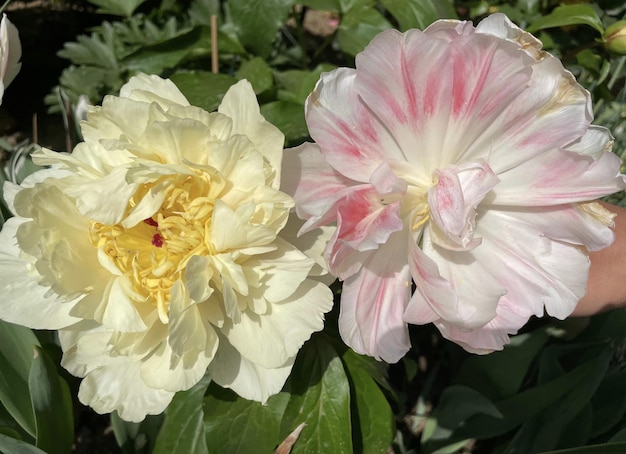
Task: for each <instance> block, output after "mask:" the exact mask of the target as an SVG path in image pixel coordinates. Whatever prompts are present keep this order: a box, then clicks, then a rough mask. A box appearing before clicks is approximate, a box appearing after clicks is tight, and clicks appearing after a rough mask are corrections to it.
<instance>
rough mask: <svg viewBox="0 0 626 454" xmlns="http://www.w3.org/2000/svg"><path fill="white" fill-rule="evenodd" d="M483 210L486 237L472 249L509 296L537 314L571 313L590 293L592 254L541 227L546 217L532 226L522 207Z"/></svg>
mask: <svg viewBox="0 0 626 454" xmlns="http://www.w3.org/2000/svg"><path fill="white" fill-rule="evenodd" d="M479 215H480V216H481V221H480V223H479V224H478V228H477V233H480V235H481V236H482V238H483V242H482V244H481V245H480V247H478V248H476V249H474V250H473V251H472V253H473V255H474V257H475V259H476V260H477V261H478V262H480V263H482V264H483V266H485V271H486V273H488V274H489V275H490V276H492V277H493V278H495V279H496V280H497V281H498V282H499V283H500V285H502V287H503V288H505V289H506V291H507V294H506V297H507V299H508V300H509V301H511V302H512V303H514V304H515V305H520V306H523V307H526V308H528V310H530V311H531V312H532V313H533V314H535V315H537V316H542V315H543V313H544V307H545V310H546V311H547V313H548V314H549V315H551V316H554V317H557V318H559V319H563V318H565V317H567V316H568V315H570V314H571V313H572V311H573V310H574V308H575V307H576V304H577V302H578V300H579V299H580V298H582V297H583V296H584V295H585V293H586V284H587V277H588V272H589V257H588V256H587V253H586V252H585V251H584V250H583V249H582V248H580V247H576V246H572V245H570V244H567V243H563V242H561V241H557V240H553V239H551V238H548V237H547V236H546V235H545V233H544V232H543V231H542V230H541V228H540V226H541V224H542V222H541V221H539V222H538V224H539V226H535V225H532V224H530V223H528V222H527V221H528V219H529V217H528V216H526V215H524V214H522V213H520V212H518V211H496V210H494V209H490V210H487V211H485V212H484V213H481V214H479ZM537 215H538V216H539V215H540V214H539V213H538V214H537ZM562 220H565V219H562ZM556 228H557V227H556V226H555V227H554V229H556ZM563 229H565V230H567V227H565V226H563ZM474 279H477V277H474ZM520 311H521V310H520Z"/></svg>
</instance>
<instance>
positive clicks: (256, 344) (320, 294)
mask: <svg viewBox="0 0 626 454" xmlns="http://www.w3.org/2000/svg"><path fill="white" fill-rule="evenodd" d="M332 305H333V295H332V292H331V291H330V289H329V288H328V287H326V286H325V285H324V284H322V283H320V282H316V281H313V280H305V281H304V282H303V283H302V284H301V285H300V287H299V288H298V290H297V291H296V292H295V293H293V294H292V295H291V296H290V297H289V298H287V299H285V300H283V301H281V302H280V303H275V304H272V305H271V310H270V311H269V312H268V313H267V314H266V315H257V314H254V313H252V312H251V311H246V312H244V313H243V314H242V317H241V322H240V323H237V324H233V323H232V322H230V321H228V320H227V321H226V323H225V324H224V327H223V328H222V329H221V332H222V334H223V335H224V336H225V337H227V338H228V341H229V343H230V344H231V345H233V346H234V347H235V348H236V349H237V351H239V353H240V354H241V355H242V356H243V357H244V358H247V359H249V360H250V361H254V362H255V363H256V364H258V365H260V366H262V367H265V368H273V367H280V366H281V365H283V364H284V363H285V362H286V361H288V360H289V358H291V357H293V356H295V354H296V353H297V352H298V350H299V349H300V347H301V346H302V344H304V342H305V341H306V340H307V339H309V337H310V336H311V334H312V333H313V332H315V331H319V330H321V329H322V328H323V327H324V313H326V312H328V311H329V310H330V309H331V307H332Z"/></svg>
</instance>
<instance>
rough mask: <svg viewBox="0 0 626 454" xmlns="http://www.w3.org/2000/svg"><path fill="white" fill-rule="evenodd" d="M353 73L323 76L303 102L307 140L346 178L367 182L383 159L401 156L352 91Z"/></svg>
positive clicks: (344, 69)
mask: <svg viewBox="0 0 626 454" xmlns="http://www.w3.org/2000/svg"><path fill="white" fill-rule="evenodd" d="M355 75H356V71H355V70H354V69H349V68H339V69H336V70H334V71H331V72H329V73H323V74H322V76H321V78H320V80H319V82H318V83H317V86H316V87H315V90H314V91H313V93H311V94H310V95H309V98H308V99H307V102H306V110H305V112H306V120H307V125H308V127H309V131H310V134H311V137H312V138H313V139H314V140H315V141H316V142H317V143H318V144H319V146H320V147H321V149H322V151H323V153H324V156H325V158H326V160H327V161H328V162H329V163H330V164H331V165H332V166H333V167H334V168H335V169H336V170H338V171H339V172H341V173H342V174H343V175H345V176H346V177H348V178H352V179H353V180H357V181H360V182H367V181H368V180H369V177H370V175H371V173H372V172H373V171H374V169H375V168H376V167H378V166H379V164H380V163H381V162H382V161H384V160H385V159H398V158H401V157H402V154H401V153H400V151H399V150H398V147H397V145H396V143H395V142H394V141H393V139H392V138H391V136H390V135H389V133H388V132H387V131H386V130H385V129H384V128H383V126H382V124H381V123H380V122H379V121H378V119H376V118H375V117H374V116H373V115H372V113H371V112H370V111H369V110H368V108H367V107H366V106H365V104H363V102H362V101H361V99H360V98H359V96H358V94H357V92H356V91H355V88H354V77H355Z"/></svg>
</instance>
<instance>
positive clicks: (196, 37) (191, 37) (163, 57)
mask: <svg viewBox="0 0 626 454" xmlns="http://www.w3.org/2000/svg"><path fill="white" fill-rule="evenodd" d="M210 36H211V35H210V33H209V31H208V29H207V28H206V27H202V26H198V27H194V28H192V29H191V30H189V31H187V32H185V33H182V34H180V35H178V36H175V37H173V38H169V39H167V40H165V41H162V42H160V43H157V44H152V45H149V46H143V47H141V48H139V49H138V50H136V51H135V52H133V53H131V54H130V55H128V56H126V57H124V59H122V61H121V62H120V63H121V64H122V65H124V66H125V67H126V68H128V69H130V70H131V71H142V72H145V73H148V74H161V72H162V71H163V70H164V69H169V68H174V67H176V66H177V65H178V64H180V63H181V62H182V61H183V60H185V59H187V58H188V57H190V56H191V55H193V56H195V57H207V56H209V55H210V54H211V39H210Z"/></svg>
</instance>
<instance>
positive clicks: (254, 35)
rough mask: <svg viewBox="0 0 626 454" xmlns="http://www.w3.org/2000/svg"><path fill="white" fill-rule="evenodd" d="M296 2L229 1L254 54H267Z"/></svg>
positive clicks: (233, 17) (231, 15)
mask: <svg viewBox="0 0 626 454" xmlns="http://www.w3.org/2000/svg"><path fill="white" fill-rule="evenodd" d="M294 3H295V1H294V0H264V1H262V2H259V1H250V0H230V1H229V2H228V3H227V4H226V5H227V6H228V9H229V15H228V17H229V19H230V21H231V22H232V24H233V26H234V28H235V30H236V32H237V35H238V37H239V39H240V41H241V43H242V44H243V45H244V46H245V47H246V48H247V49H250V50H251V51H252V52H253V53H254V54H256V55H259V56H260V57H263V58H267V57H268V56H269V54H270V52H271V51H272V44H273V43H274V41H275V40H276V36H277V33H278V30H279V29H280V28H281V27H282V26H283V24H284V23H285V20H286V19H287V16H288V14H289V9H290V8H291V7H292V6H293V5H294Z"/></svg>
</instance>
